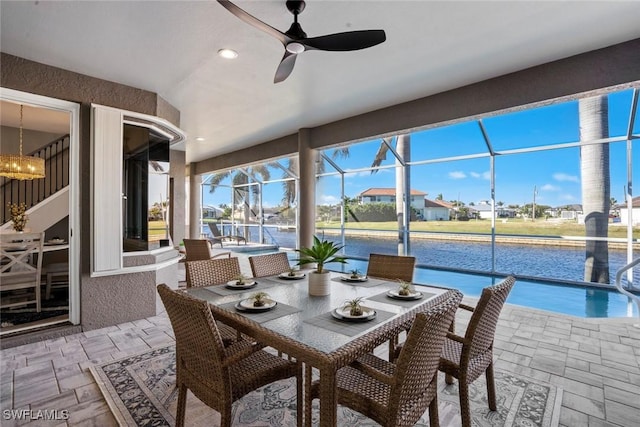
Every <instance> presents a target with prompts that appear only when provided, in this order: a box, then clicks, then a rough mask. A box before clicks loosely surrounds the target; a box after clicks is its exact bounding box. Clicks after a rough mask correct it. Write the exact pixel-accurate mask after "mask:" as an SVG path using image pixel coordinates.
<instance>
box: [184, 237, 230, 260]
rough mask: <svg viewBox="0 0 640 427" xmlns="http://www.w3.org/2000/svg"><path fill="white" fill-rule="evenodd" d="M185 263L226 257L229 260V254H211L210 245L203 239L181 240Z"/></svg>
mask: <svg viewBox="0 0 640 427" xmlns="http://www.w3.org/2000/svg"><path fill="white" fill-rule="evenodd" d="M182 241H183V242H184V251H185V261H187V262H189V261H201V260H208V259H213V258H220V257H225V256H226V257H227V258H231V252H221V253H219V254H215V255H213V254H211V243H209V241H208V240H205V239H183V240H182Z"/></svg>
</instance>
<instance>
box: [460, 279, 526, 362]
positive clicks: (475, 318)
mask: <svg viewBox="0 0 640 427" xmlns="http://www.w3.org/2000/svg"><path fill="white" fill-rule="evenodd" d="M515 282H516V279H515V278H514V277H513V276H509V277H507V278H506V279H504V280H503V281H502V282H500V283H498V284H496V285H494V286H488V287H486V288H484V289H483V290H482V295H481V296H480V300H479V301H478V304H476V307H475V309H474V310H473V314H472V315H471V319H470V320H469V325H468V326H467V332H466V334H465V340H467V342H468V344H467V345H466V346H465V347H466V348H463V350H462V359H463V361H462V362H464V359H467V360H468V359H473V358H474V357H476V356H479V355H482V354H484V353H486V352H487V350H489V349H490V348H492V346H493V339H494V336H495V333H496V327H497V325H498V318H499V317H500V312H501V311H502V307H503V306H504V302H505V301H506V300H507V297H508V296H509V293H510V292H511V289H512V288H513V285H514V284H515Z"/></svg>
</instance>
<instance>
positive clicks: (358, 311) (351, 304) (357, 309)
mask: <svg viewBox="0 0 640 427" xmlns="http://www.w3.org/2000/svg"><path fill="white" fill-rule="evenodd" d="M362 298H363V297H358V298H355V299H352V300H347V301H345V302H344V309H345V310H346V309H347V308H348V309H349V314H350V315H351V316H362V315H363V314H364V313H363V311H362V305H361V303H362Z"/></svg>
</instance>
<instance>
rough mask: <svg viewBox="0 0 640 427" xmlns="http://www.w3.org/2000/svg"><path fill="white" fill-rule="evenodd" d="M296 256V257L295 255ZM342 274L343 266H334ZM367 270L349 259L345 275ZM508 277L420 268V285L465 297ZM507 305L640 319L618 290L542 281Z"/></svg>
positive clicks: (520, 290) (526, 283) (524, 285)
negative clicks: (449, 289)
mask: <svg viewBox="0 0 640 427" xmlns="http://www.w3.org/2000/svg"><path fill="white" fill-rule="evenodd" d="M294 255H295V254H294ZM332 267H335V268H332V269H335V270H340V269H341V266H340V265H335V264H334V266H332ZM354 268H357V269H359V270H361V271H366V270H367V262H366V261H364V260H355V259H349V264H347V266H346V267H345V268H344V270H345V271H348V270H352V269H354ZM503 278H504V276H491V275H488V274H487V275H484V274H472V273H461V272H455V271H449V270H435V269H426V268H421V267H416V270H415V275H414V281H415V282H416V283H417V284H425V285H436V286H444V287H448V288H455V289H458V290H460V292H462V293H463V294H464V295H465V296H471V297H479V296H480V294H481V293H482V288H485V287H487V286H491V285H494V284H496V283H498V282H499V281H500V280H502V279H503ZM507 302H508V303H510V304H516V305H521V306H524V307H531V308H538V309H541V310H547V311H553V312H556V313H562V314H568V315H571V316H577V317H589V318H590V317H637V316H638V308H637V306H636V305H635V303H633V301H631V300H630V299H629V298H628V297H626V296H624V295H622V294H620V293H619V292H618V291H616V290H609V289H601V288H597V287H587V286H580V285H574V284H559V283H554V282H545V281H541V280H529V279H518V280H517V281H516V284H515V286H514V287H513V289H512V291H511V293H510V294H509V298H508V299H507Z"/></svg>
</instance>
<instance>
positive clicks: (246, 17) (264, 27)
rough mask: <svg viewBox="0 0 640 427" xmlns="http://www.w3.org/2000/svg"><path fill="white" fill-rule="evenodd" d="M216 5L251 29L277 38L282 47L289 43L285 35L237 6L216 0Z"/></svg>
mask: <svg viewBox="0 0 640 427" xmlns="http://www.w3.org/2000/svg"><path fill="white" fill-rule="evenodd" d="M218 3H220V4H221V5H222V6H223V7H224V8H225V9H227V10H228V11H229V12H231V13H233V14H234V15H235V16H237V17H238V18H240V19H241V20H243V21H244V22H246V23H247V24H249V25H251V26H252V27H255V28H257V29H259V30H260V31H264V32H265V33H267V34H269V35H271V36H272V37H275V38H277V39H278V40H280V42H281V43H282V44H283V45H286V44H287V43H289V42H290V41H291V38H290V37H289V36H287V35H286V34H284V33H283V32H281V31H279V30H277V29H275V28H273V27H272V26H271V25H268V24H265V23H264V22H262V21H261V20H259V19H258V18H256V17H255V16H253V15H250V14H248V13H247V12H245V11H244V10H242V9H240V8H239V7H238V6H236V5H235V4H233V3H231V2H230V1H227V0H218Z"/></svg>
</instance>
